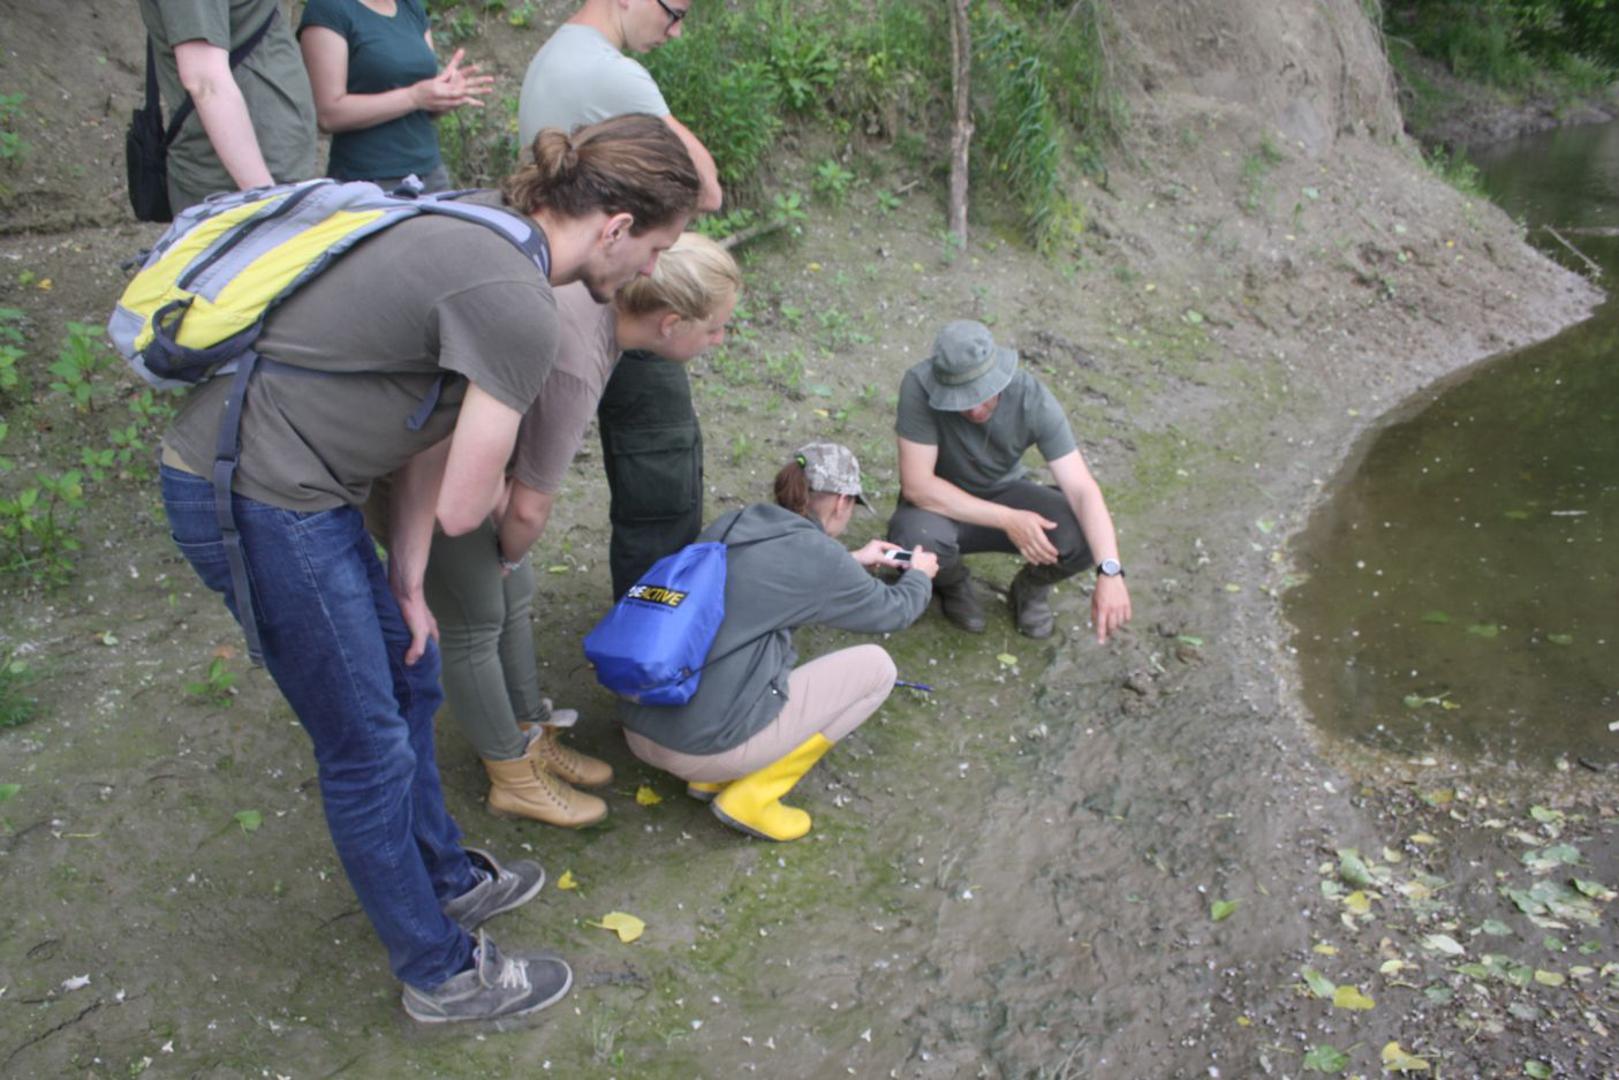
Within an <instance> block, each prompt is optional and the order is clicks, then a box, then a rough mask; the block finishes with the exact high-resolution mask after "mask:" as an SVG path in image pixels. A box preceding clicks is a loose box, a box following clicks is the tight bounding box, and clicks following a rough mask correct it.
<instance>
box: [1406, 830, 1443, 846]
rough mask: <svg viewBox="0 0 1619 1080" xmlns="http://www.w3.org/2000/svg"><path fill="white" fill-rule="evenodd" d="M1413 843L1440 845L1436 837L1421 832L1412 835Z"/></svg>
mask: <svg viewBox="0 0 1619 1080" xmlns="http://www.w3.org/2000/svg"><path fill="white" fill-rule="evenodd" d="M1411 842H1412V843H1413V844H1437V843H1439V840H1438V839H1437V838H1435V837H1432V836H1429V835H1428V834H1427V833H1425V832H1419V833H1412V834H1411Z"/></svg>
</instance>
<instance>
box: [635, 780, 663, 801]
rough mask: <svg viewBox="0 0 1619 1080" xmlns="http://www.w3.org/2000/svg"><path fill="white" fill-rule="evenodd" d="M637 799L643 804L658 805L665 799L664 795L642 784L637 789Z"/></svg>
mask: <svg viewBox="0 0 1619 1080" xmlns="http://www.w3.org/2000/svg"><path fill="white" fill-rule="evenodd" d="M635 801H636V802H638V803H640V804H641V805H642V806H657V805H658V804H659V803H661V802H662V801H663V796H662V795H659V794H658V793H657V792H656V791H653V790H652V789H651V788H649V787H647V786H646V785H645V784H642V785H641V786H640V787H638V788H636V789H635Z"/></svg>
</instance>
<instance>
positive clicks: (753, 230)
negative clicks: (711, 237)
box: [720, 218, 787, 251]
mask: <svg viewBox="0 0 1619 1080" xmlns="http://www.w3.org/2000/svg"><path fill="white" fill-rule="evenodd" d="M786 226H787V219H786V218H777V219H776V220H774V221H761V222H759V223H758V224H757V225H749V226H748V227H747V228H746V229H740V230H738V231H737V232H734V233H732V234H731V235H730V236H727V237H726V238H725V239H724V240H721V241H720V247H722V248H724V249H725V250H727V251H729V250H731V249H732V248H734V247H740V246H742V245H743V244H746V243H747V242H748V241H750V240H757V239H759V237H761V236H764V235H766V234H768V233H773V232H775V231H776V230H777V229H783V228H786Z"/></svg>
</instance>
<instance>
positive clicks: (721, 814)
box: [708, 802, 809, 844]
mask: <svg viewBox="0 0 1619 1080" xmlns="http://www.w3.org/2000/svg"><path fill="white" fill-rule="evenodd" d="M708 808H709V809H710V810H712V811H713V812H714V816H715V817H717V818H719V819H720V820H721V821H723V822H724V823H725V824H727V825H729V826H730V827H731V828H733V829H735V830H737V831H738V832H743V833H747V834H748V835H749V836H751V837H753V838H754V839H755V840H768V841H770V842H771V843H772V844H790V843H792V842H793V841H794V840H802V839H803V838H804V836H808V835H809V833H807V832H806V833H805V834H804V836H794V837H792V838H791V839H787V840H783V839H782V838H781V837H779V836H771V835H770V834H769V833H762V832H760V831H759V830H758V829H755V828H753V827H752V826H751V825H744V824H743V823H742V822H740V821H738V820H737V819H736V818H734V817H732V816H731V815H730V814H727V813H726V812H725V811H724V810H722V809H721V808H720V804H719V803H717V802H711V803H709V804H708Z"/></svg>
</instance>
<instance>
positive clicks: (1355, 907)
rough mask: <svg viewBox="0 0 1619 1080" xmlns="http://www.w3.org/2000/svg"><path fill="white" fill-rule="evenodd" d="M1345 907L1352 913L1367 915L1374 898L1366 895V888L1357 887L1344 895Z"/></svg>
mask: <svg viewBox="0 0 1619 1080" xmlns="http://www.w3.org/2000/svg"><path fill="white" fill-rule="evenodd" d="M1344 907H1346V908H1348V909H1349V910H1350V912H1351V913H1352V914H1355V915H1365V914H1366V913H1367V912H1369V911H1371V910H1372V898H1371V897H1369V896H1367V895H1366V893H1365V890H1362V889H1356V890H1355V891H1354V892H1352V893H1350V894H1349V895H1348V896H1346V897H1344Z"/></svg>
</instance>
